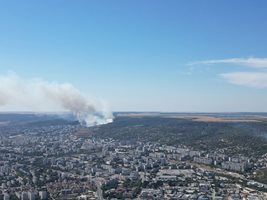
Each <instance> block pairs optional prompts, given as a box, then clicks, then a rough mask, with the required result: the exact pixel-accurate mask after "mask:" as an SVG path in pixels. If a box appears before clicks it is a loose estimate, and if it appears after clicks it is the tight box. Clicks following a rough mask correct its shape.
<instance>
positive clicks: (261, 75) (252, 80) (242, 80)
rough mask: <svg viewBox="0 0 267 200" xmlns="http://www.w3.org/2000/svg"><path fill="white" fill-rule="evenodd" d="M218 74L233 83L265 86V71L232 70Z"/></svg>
mask: <svg viewBox="0 0 267 200" xmlns="http://www.w3.org/2000/svg"><path fill="white" fill-rule="evenodd" d="M220 76H221V77H222V78H223V79H224V80H226V81H227V82H229V83H231V84H234V85H240V86H248V87H257V88H267V73H265V72H232V73H224V74H220Z"/></svg>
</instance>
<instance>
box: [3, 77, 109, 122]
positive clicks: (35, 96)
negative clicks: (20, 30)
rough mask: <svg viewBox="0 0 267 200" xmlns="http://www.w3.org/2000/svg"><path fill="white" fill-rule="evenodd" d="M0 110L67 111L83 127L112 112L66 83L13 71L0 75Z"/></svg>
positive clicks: (104, 118)
mask: <svg viewBox="0 0 267 200" xmlns="http://www.w3.org/2000/svg"><path fill="white" fill-rule="evenodd" d="M0 110H2V111H31V112H63V111H70V112H71V113H72V114H73V115H74V116H75V117H76V118H77V120H79V122H80V123H81V124H83V125H85V126H94V125H101V124H106V123H110V122H112V121H113V115H112V112H110V111H109V109H108V108H107V106H106V104H105V103H103V102H101V101H97V100H95V99H93V98H88V97H87V96H85V95H83V94H82V93H81V92H80V91H79V90H78V89H76V88H75V87H74V86H73V85H71V84H69V83H63V84H60V83H56V82H47V81H43V80H40V79H30V80H25V79H22V78H20V77H18V76H16V75H14V74H9V75H0Z"/></svg>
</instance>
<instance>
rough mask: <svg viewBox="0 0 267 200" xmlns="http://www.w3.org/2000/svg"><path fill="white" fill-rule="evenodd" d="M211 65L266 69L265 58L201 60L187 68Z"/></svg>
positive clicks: (266, 59) (266, 61)
mask: <svg viewBox="0 0 267 200" xmlns="http://www.w3.org/2000/svg"><path fill="white" fill-rule="evenodd" d="M212 64H234V65H242V66H248V67H253V68H261V69H264V68H267V58H254V57H250V58H227V59H215V60H203V61H196V62H192V63H188V65H189V66H192V65H212Z"/></svg>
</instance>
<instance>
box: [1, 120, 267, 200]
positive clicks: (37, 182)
mask: <svg viewBox="0 0 267 200" xmlns="http://www.w3.org/2000/svg"><path fill="white" fill-rule="evenodd" d="M20 117H21V116H15V117H14V116H13V118H16V119H18V120H17V121H16V123H14V124H12V123H10V124H8V123H6V124H5V123H3V122H2V124H1V126H0V184H1V185H0V187H1V195H0V199H4V200H11V199H14V200H15V199H22V200H38V199H41V200H45V199H65V200H67V199H81V200H89V199H90V200H93V199H100V200H101V199H144V200H145V199H158V200H161V199H177V200H186V199H192V200H194V199H195V200H209V199H215V200H224V199H225V200H237V199H249V200H258V199H262V200H264V199H267V185H266V184H267V175H266V174H267V168H266V163H267V151H265V149H266V145H267V142H266V141H265V138H264V137H265V135H264V131H265V130H266V127H265V126H266V124H265V122H257V123H256V122H255V123H245V122H239V123H233V122H232V123H214V122H213V123H207V122H193V121H192V120H188V119H186V120H185V119H183V120H181V119H180V120H179V119H175V118H166V117H117V118H116V119H115V121H114V123H111V124H107V125H103V126H98V127H91V128H85V127H81V126H80V125H79V124H77V123H74V122H71V123H70V122H67V121H64V120H56V119H50V120H48V119H45V121H31V120H32V118H34V117H33V116H30V117H28V118H29V119H30V120H29V121H27V122H25V123H19V121H20V120H22V119H23V120H25V119H27V117H25V116H24V117H21V119H20ZM4 118H5V116H2V117H0V119H1V120H3V119H4ZM13 118H12V119H13ZM23 120H22V121H23ZM243 130H248V132H246V131H243ZM252 130H253V134H254V135H253V134H252V133H251V134H250V135H248V133H250V132H251V131H252ZM256 133H257V135H256Z"/></svg>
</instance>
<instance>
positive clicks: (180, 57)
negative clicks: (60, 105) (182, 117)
mask: <svg viewBox="0 0 267 200" xmlns="http://www.w3.org/2000/svg"><path fill="white" fill-rule="evenodd" d="M266 9H267V2H266V1H264V0H257V1H252V0H250V1H247V0H236V1H230V0H225V1H212V0H210V1H208V0H203V1H193V0H192V1H190V0H181V1H176V0H173V1H170V0H168V1H163V0H157V1H152V0H149V1H143V0H142V1H139V0H135V1H125V0H121V1H117V0H114V1H87V0H84V1H83V0H79V1H68V0H46V1H38V0H37V1H36V0H34V1H33V0H32V1H28V0H25V1H19V0H17V1H14V0H10V1H7V0H4V1H0V74H1V75H5V74H7V73H9V72H10V71H12V72H13V73H16V74H17V75H18V76H20V77H22V78H23V79H31V78H36V77H37V78H41V79H44V80H46V81H51V82H59V83H64V82H68V83H71V84H72V85H74V86H75V87H76V88H78V89H79V90H81V91H82V92H84V93H86V94H89V95H91V96H94V97H95V98H99V99H103V100H105V101H107V102H109V104H110V106H111V108H112V110H114V111H173V112H221V111H223V112H229V111H234V112H236V111H267V106H266V102H267V75H266V72H267V71H266V69H267V60H266V57H267V55H266V52H267V39H266V37H267V26H265V23H266V21H267V12H266ZM259 63H260V64H259Z"/></svg>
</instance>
